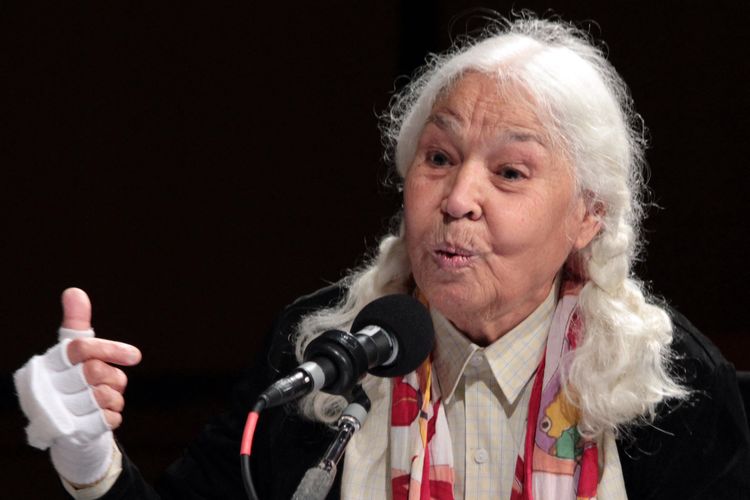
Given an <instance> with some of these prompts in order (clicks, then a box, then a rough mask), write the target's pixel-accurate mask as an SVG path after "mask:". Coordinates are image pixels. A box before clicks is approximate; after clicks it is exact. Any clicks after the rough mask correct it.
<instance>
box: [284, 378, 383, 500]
mask: <svg viewBox="0 0 750 500" xmlns="http://www.w3.org/2000/svg"><path fill="white" fill-rule="evenodd" d="M368 411H370V399H369V398H368V397H367V394H365V391H364V390H363V389H362V386H360V385H357V386H355V387H354V389H353V390H352V397H351V398H350V402H349V406H347V407H346V408H345V409H344V412H343V414H342V415H341V417H339V420H338V422H337V423H336V427H337V432H336V436H335V437H334V438H333V441H332V442H331V444H330V445H329V446H328V449H327V450H326V452H325V453H324V454H323V458H321V460H320V462H318V464H317V465H316V466H315V467H311V468H309V469H307V472H305V475H304V476H303V477H302V480H301V481H300V483H299V486H297V491H295V492H294V496H292V500H323V499H324V498H325V497H326V495H328V492H329V491H330V490H331V486H332V485H333V480H334V479H335V478H336V472H337V468H338V463H339V461H341V457H343V456H344V450H345V449H346V445H347V444H349V441H350V440H351V438H352V436H353V435H354V433H355V432H357V431H358V430H359V429H360V428H361V427H362V424H363V423H364V421H365V419H366V418H367V412H368Z"/></svg>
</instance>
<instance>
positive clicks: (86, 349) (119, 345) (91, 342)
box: [67, 338, 141, 366]
mask: <svg viewBox="0 0 750 500" xmlns="http://www.w3.org/2000/svg"><path fill="white" fill-rule="evenodd" d="M67 354H68V360H69V361H70V363H71V364H73V365H75V364H78V363H81V362H82V361H88V360H90V359H99V360H101V361H104V362H106V363H114V364H116V365H120V366H133V365H137V364H138V363H140V361H141V351H139V350H138V348H137V347H135V346H132V345H130V344H125V343H123V342H115V341H113V340H105V339H97V338H77V339H73V340H71V341H70V343H69V344H68V353H67Z"/></svg>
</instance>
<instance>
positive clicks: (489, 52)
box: [295, 16, 687, 436]
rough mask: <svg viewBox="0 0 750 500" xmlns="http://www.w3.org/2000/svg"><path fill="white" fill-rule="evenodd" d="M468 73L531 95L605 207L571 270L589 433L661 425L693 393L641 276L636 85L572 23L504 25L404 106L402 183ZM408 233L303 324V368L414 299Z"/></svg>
mask: <svg viewBox="0 0 750 500" xmlns="http://www.w3.org/2000/svg"><path fill="white" fill-rule="evenodd" d="M467 71H474V72H481V73H483V74H486V75H491V76H493V77H495V78H497V80H498V82H499V83H504V82H511V83H514V84H520V86H521V88H523V89H524V90H526V91H527V92H528V94H529V95H530V96H531V99H532V101H533V104H534V105H535V106H536V110H537V114H538V116H539V117H540V119H541V120H542V121H543V123H544V124H545V126H546V127H547V128H548V130H549V131H550V135H551V136H553V137H554V138H556V140H559V141H560V143H559V145H560V146H561V147H562V148H563V149H564V151H566V153H567V154H568V155H569V159H570V160H571V162H572V164H573V170H574V176H575V180H576V187H577V189H578V190H579V191H578V192H579V193H586V194H587V198H588V199H589V200H590V204H589V207H590V209H593V207H598V209H597V214H598V216H599V217H600V222H601V229H600V232H599V234H598V235H597V236H596V238H594V240H593V241H592V242H591V243H590V244H589V245H588V246H587V247H586V248H584V249H583V250H581V251H580V252H578V254H577V255H574V256H571V258H570V259H568V263H571V262H577V263H579V264H578V265H579V266H580V267H581V268H582V270H583V274H584V277H585V278H586V279H587V282H586V285H585V286H584V288H583V290H582V291H581V293H580V296H579V304H580V310H581V312H582V315H583V318H584V324H585V332H584V335H583V339H582V342H581V343H580V345H579V346H578V348H577V349H576V351H575V355H574V357H573V359H572V361H571V364H570V368H569V370H568V372H567V373H566V374H564V376H565V377H566V379H567V382H568V384H567V385H566V386H567V387H568V396H569V399H570V400H571V402H572V403H573V404H574V405H576V406H577V407H578V408H579V410H580V415H581V419H580V422H579V429H580V431H581V432H582V433H583V434H584V435H587V436H598V435H600V434H601V433H603V432H606V431H612V432H614V433H615V434H617V433H619V432H621V431H622V430H624V429H625V428H626V426H627V425H628V424H631V423H635V422H642V421H649V420H652V419H653V417H654V416H655V410H656V407H657V405H658V404H659V403H660V402H662V401H665V400H667V399H670V398H676V399H682V398H684V397H685V396H686V394H687V392H686V390H685V389H684V388H683V387H682V386H681V385H680V383H679V381H678V380H676V379H675V378H674V376H673V375H671V374H670V370H669V364H670V355H671V351H670V348H669V346H670V343H671V340H672V324H671V321H670V318H669V316H668V315H667V313H666V312H665V310H664V309H663V308H662V307H660V306H659V305H656V304H655V303H654V302H655V301H653V300H649V298H648V296H647V292H646V290H645V286H644V285H643V283H642V282H641V281H639V280H638V279H637V278H635V277H634V275H633V270H632V267H633V263H634V262H635V260H636V257H637V256H638V253H639V250H640V247H641V236H640V226H641V222H642V219H643V215H644V210H643V206H644V200H643V197H644V193H645V191H646V187H645V182H644V179H643V170H644V167H645V165H644V149H645V139H644V128H643V125H642V121H641V119H640V116H639V115H638V114H636V113H635V111H634V110H633V105H632V100H631V98H630V95H629V92H628V89H627V86H626V85H625V82H624V81H623V80H622V78H621V77H620V76H619V75H618V73H617V72H616V70H615V69H614V67H613V66H612V65H611V64H610V63H609V62H608V61H607V60H606V57H605V55H604V54H603V51H602V49H601V48H600V47H598V46H597V45H596V44H595V43H593V42H592V41H591V40H590V38H589V35H588V34H587V33H585V32H583V31H581V30H579V29H577V28H575V27H574V26H572V25H570V24H567V23H564V22H561V21H551V20H541V19H536V18H533V17H531V16H525V17H524V18H522V19H518V20H515V21H508V20H501V21H496V22H493V23H492V25H491V26H490V27H488V28H487V29H485V31H484V32H483V34H482V35H481V36H479V37H477V38H464V39H461V40H459V41H458V42H457V43H456V44H455V46H454V47H453V48H452V49H451V50H450V51H448V52H447V53H444V54H439V55H432V56H430V58H429V60H428V62H427V64H426V65H425V66H424V67H423V68H422V69H421V70H419V71H418V72H417V74H416V76H415V77H414V78H413V79H412V81H411V83H409V84H408V85H407V86H406V87H404V88H403V89H402V90H401V91H400V92H399V93H398V94H397V95H395V96H394V97H393V99H392V101H391V106H390V109H389V111H388V112H387V113H386V114H385V115H384V117H383V124H382V131H383V138H384V143H385V146H386V157H387V159H389V160H391V161H393V163H394V165H395V168H396V171H397V172H398V174H399V176H400V177H401V178H402V179H403V177H404V176H405V175H406V172H407V169H408V168H409V166H410V165H411V163H412V160H413V158H414V155H415V152H416V145H417V143H418V139H419V135H420V134H421V131H422V128H423V127H424V125H425V123H426V120H427V118H428V115H429V113H430V111H431V109H432V106H433V105H434V103H435V101H436V99H437V98H438V96H439V95H440V93H441V92H443V91H445V89H447V88H449V87H450V86H451V85H452V84H454V83H455V82H456V81H458V80H459V79H460V78H461V76H462V75H463V74H464V73H466V72H467ZM399 217H400V216H399ZM399 220H400V219H399ZM403 231H404V229H403V224H398V229H396V230H395V231H394V232H393V233H392V234H389V235H387V236H386V237H385V238H383V239H382V240H381V242H380V245H379V247H378V249H377V252H376V253H375V255H374V257H373V258H372V259H371V261H370V262H369V263H368V264H366V265H365V266H363V267H362V268H360V269H358V270H356V271H353V272H351V273H350V274H349V276H347V277H346V278H345V279H344V283H343V284H344V286H345V288H346V290H347V292H346V296H345V297H344V298H343V299H342V301H341V302H340V303H339V304H337V305H336V306H335V307H333V308H330V309H325V310H322V311H318V312H316V313H313V314H311V315H308V316H307V317H305V318H303V320H302V321H301V323H300V325H299V327H298V332H297V336H296V338H295V346H296V351H297V356H298V357H299V358H300V359H301V357H302V352H303V351H304V348H305V346H306V345H307V343H308V342H309V341H310V340H311V339H312V338H314V337H315V336H317V335H319V334H320V333H322V332H323V331H325V330H326V329H330V328H344V329H346V328H348V327H349V326H350V325H351V322H352V321H353V319H354V317H355V316H356V314H357V312H358V311H359V310H360V309H361V308H362V307H364V305H365V304H367V303H368V302H370V301H372V300H373V299H375V298H377V297H380V296H382V295H385V294H389V293H408V292H409V291H410V290H409V289H408V288H409V286H410V276H411V269H410V263H409V259H408V256H407V252H406V245H405V242H404V238H403ZM566 265H569V264H566ZM366 387H367V386H365V388H366ZM343 404H344V403H343V402H342V400H341V398H337V397H334V396H329V395H326V394H323V393H320V394H317V395H315V396H311V397H308V398H306V399H305V400H303V401H302V402H301V404H300V408H301V410H302V412H303V413H304V414H305V415H307V416H309V417H311V418H314V419H317V420H322V421H331V420H333V419H335V418H336V416H337V415H338V413H339V412H340V410H341V409H342V407H343Z"/></svg>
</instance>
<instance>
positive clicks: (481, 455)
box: [474, 448, 490, 464]
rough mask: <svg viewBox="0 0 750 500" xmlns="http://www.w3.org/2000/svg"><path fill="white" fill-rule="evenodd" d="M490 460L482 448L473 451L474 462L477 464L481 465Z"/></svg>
mask: <svg viewBox="0 0 750 500" xmlns="http://www.w3.org/2000/svg"><path fill="white" fill-rule="evenodd" d="M489 459H490V454H489V453H487V450H485V449H484V448H479V449H477V450H476V451H474V461H475V462H476V463H478V464H483V463H485V462H487V461H488V460H489Z"/></svg>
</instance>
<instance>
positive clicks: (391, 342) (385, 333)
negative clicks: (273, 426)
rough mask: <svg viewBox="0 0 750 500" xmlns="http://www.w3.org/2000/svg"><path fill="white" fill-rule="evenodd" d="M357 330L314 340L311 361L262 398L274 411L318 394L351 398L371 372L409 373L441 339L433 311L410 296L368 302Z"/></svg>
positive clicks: (309, 354) (306, 356)
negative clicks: (352, 392) (290, 402)
mask: <svg viewBox="0 0 750 500" xmlns="http://www.w3.org/2000/svg"><path fill="white" fill-rule="evenodd" d="M352 332H355V333H347V332H343V331H341V330H329V331H327V332H324V333H323V334H321V335H320V336H318V337H316V338H315V339H313V340H312V341H311V342H310V343H309V344H308V346H307V347H306V348H305V352H304V355H303V358H304V360H305V362H304V363H302V364H301V365H299V366H298V367H297V368H296V369H295V370H294V371H293V372H292V373H291V374H290V375H288V376H286V377H284V378H282V379H280V380H277V381H276V382H274V383H273V384H271V386H270V387H269V388H268V389H266V390H265V391H264V392H263V394H261V395H260V398H259V399H264V400H265V401H266V407H267V408H270V407H272V406H277V405H280V404H283V403H286V402H289V401H292V400H293V399H296V398H299V397H301V396H304V395H305V394H309V393H311V392H313V391H317V390H323V391H325V392H328V393H330V394H346V393H348V392H349V391H351V390H352V388H353V387H354V385H355V384H356V383H357V382H358V381H359V380H360V379H362V377H364V375H365V373H367V372H368V371H369V372H370V373H372V374H373V375H377V376H379V377H397V376H400V375H406V374H407V373H409V372H412V371H414V370H416V369H417V368H418V367H419V365H421V364H422V362H423V361H424V360H425V359H426V358H427V356H428V355H429V354H430V352H431V351H432V345H433V342H434V339H435V331H434V330H433V327H432V318H431V317H430V313H429V312H428V311H427V309H426V308H425V307H424V306H423V305H422V304H421V303H420V302H419V301H418V300H417V299H415V298H414V297H412V296H410V295H404V294H396V295H386V296H384V297H380V298H379V299H376V300H374V301H372V302H370V303H369V304H367V305H366V306H365V307H364V308H363V309H362V310H361V311H360V312H359V314H358V315H357V317H356V318H355V319H354V323H353V324H352Z"/></svg>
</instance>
